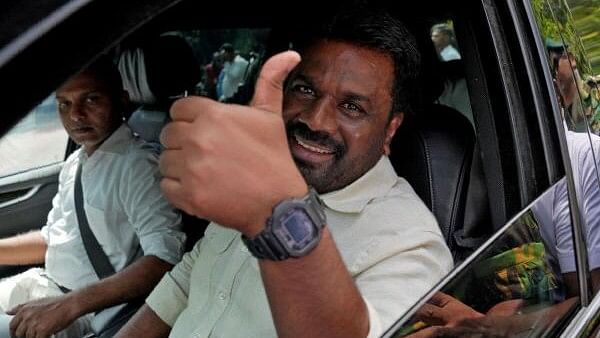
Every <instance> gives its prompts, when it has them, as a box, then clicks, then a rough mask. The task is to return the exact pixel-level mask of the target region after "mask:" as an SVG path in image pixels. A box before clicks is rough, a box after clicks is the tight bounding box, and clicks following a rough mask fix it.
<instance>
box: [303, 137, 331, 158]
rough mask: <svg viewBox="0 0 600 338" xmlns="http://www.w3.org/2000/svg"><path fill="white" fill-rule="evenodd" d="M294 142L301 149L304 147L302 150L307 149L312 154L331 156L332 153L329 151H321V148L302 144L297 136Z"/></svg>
mask: <svg viewBox="0 0 600 338" xmlns="http://www.w3.org/2000/svg"><path fill="white" fill-rule="evenodd" d="M296 141H297V142H298V144H299V145H301V146H302V147H304V148H306V149H308V150H310V151H313V152H315V153H319V154H332V153H333V152H332V151H331V150H328V149H323V148H318V147H315V146H311V145H310V144H307V143H304V142H302V140H300V138H298V137H297V136H296Z"/></svg>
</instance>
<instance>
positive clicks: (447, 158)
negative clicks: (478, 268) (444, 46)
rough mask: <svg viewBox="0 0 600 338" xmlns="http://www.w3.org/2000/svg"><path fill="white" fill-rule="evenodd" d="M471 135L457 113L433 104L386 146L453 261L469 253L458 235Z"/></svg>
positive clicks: (394, 164) (463, 215) (465, 191)
mask: <svg viewBox="0 0 600 338" xmlns="http://www.w3.org/2000/svg"><path fill="white" fill-rule="evenodd" d="M474 144H475V134H474V131H473V127H472V125H471V122H469V120H468V119H467V118H466V117H465V116H464V115H463V114H461V113H460V112H458V111H457V110H455V109H453V108H450V107H447V106H443V105H439V104H432V105H431V106H430V108H429V109H427V111H426V112H422V113H421V114H419V115H417V116H409V117H408V118H406V121H405V123H404V124H403V125H402V126H401V127H400V129H399V130H398V132H397V135H396V137H394V139H393V140H392V145H391V151H392V153H391V156H390V159H391V162H392V165H393V166H394V168H395V169H396V172H397V174H398V175H399V176H402V177H404V178H405V179H406V180H407V181H408V182H409V183H410V184H411V186H412V187H413V189H414V190H415V192H416V193H417V194H418V195H419V197H421V199H422V200H423V201H424V202H425V204H426V205H427V207H429V209H430V210H431V211H432V212H433V214H434V215H435V217H436V219H437V221H438V223H439V226H440V229H441V231H442V235H443V236H444V239H445V240H446V243H447V244H448V247H449V248H450V251H452V253H453V256H454V257H455V260H457V259H458V260H460V259H461V258H462V257H463V256H464V255H465V254H464V251H466V250H469V251H471V249H473V248H468V247H467V246H468V245H465V241H461V238H459V236H458V235H459V234H461V231H462V229H463V225H464V221H465V209H466V205H467V192H468V189H469V178H470V174H471V165H472V158H473V150H474Z"/></svg>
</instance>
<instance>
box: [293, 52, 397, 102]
mask: <svg viewBox="0 0 600 338" xmlns="http://www.w3.org/2000/svg"><path fill="white" fill-rule="evenodd" d="M393 76H394V67H393V61H392V58H391V57H390V56H389V55H387V54H384V53H383V52H379V51H376V50H374V49H370V48H366V47H361V46H358V45H355V44H351V43H345V42H322V43H317V44H315V45H314V46H312V47H310V48H308V49H307V50H306V51H305V52H304V53H303V55H302V62H301V63H300V65H299V67H298V69H297V72H296V78H300V79H303V80H306V81H308V82H310V83H311V84H312V85H315V86H322V85H326V84H336V85H337V86H338V87H339V86H342V87H344V88H345V89H351V90H354V91H357V92H358V93H359V94H360V93H361V92H362V93H365V94H368V93H369V92H372V91H375V90H382V89H386V88H387V89H388V90H391V85H392V82H393Z"/></svg>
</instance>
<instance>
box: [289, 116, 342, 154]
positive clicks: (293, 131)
mask: <svg viewBox="0 0 600 338" xmlns="http://www.w3.org/2000/svg"><path fill="white" fill-rule="evenodd" d="M285 128H286V132H287V134H288V137H293V136H297V137H300V138H301V139H304V140H306V141H310V142H313V143H316V144H318V145H320V146H322V147H324V148H327V149H331V150H332V151H333V153H334V154H335V156H336V157H337V158H340V157H341V156H342V155H343V154H345V153H346V145H345V144H344V143H343V142H339V141H337V140H335V139H333V138H332V137H331V136H329V134H327V133H324V132H321V131H314V130H312V129H310V128H309V127H308V126H307V125H306V124H305V123H303V122H300V121H298V120H294V121H289V122H288V123H286V126H285Z"/></svg>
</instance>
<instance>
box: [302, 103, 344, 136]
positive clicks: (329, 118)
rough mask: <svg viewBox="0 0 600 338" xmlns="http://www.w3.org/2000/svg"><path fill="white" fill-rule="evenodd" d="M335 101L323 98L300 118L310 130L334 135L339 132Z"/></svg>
mask: <svg viewBox="0 0 600 338" xmlns="http://www.w3.org/2000/svg"><path fill="white" fill-rule="evenodd" d="M332 101H333V100H331V99H327V98H322V99H320V100H318V101H316V102H315V104H314V105H312V107H311V108H310V109H309V110H308V111H306V112H305V114H303V116H301V117H300V119H301V120H303V122H304V123H306V124H307V125H308V126H309V127H310V129H312V130H314V131H321V132H325V133H327V134H330V135H333V134H335V133H336V131H337V127H338V123H337V111H336V109H335V103H334V102H332Z"/></svg>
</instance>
